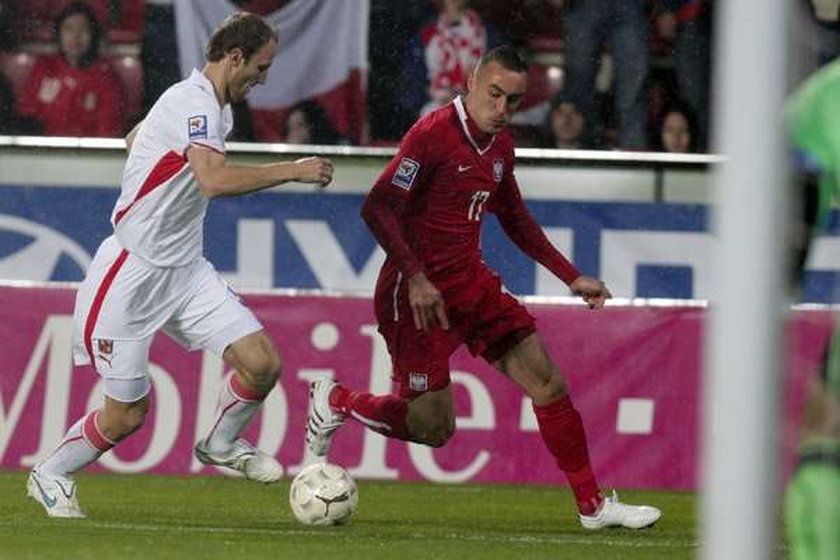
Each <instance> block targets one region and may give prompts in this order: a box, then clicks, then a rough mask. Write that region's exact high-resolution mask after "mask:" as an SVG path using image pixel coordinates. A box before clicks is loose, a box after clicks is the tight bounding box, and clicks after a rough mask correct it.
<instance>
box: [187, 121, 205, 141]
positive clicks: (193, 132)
mask: <svg viewBox="0 0 840 560" xmlns="http://www.w3.org/2000/svg"><path fill="white" fill-rule="evenodd" d="M187 128H188V130H189V133H190V140H198V139H200V138H204V139H206V138H207V115H195V116H192V117H190V118H189V119H188V120H187Z"/></svg>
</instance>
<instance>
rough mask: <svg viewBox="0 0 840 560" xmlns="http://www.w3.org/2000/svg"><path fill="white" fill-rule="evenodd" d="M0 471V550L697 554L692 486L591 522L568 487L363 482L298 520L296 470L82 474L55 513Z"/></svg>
mask: <svg viewBox="0 0 840 560" xmlns="http://www.w3.org/2000/svg"><path fill="white" fill-rule="evenodd" d="M26 476H27V473H26V472H24V471H11V472H9V471H6V472H0V495H2V497H3V498H2V500H0V559H2V560H5V559H7V558H8V559H27V558H32V559H39V560H40V559H51V558H55V559H61V560H65V559H84V558H91V559H96V560H106V559H108V558H119V559H121V560H130V559H134V558H142V559H144V560H150V559H152V558H154V559H159V558H188V559H190V560H203V559H207V558H225V559H231V558H272V559H280V558H284V559H285V558H288V559H298V558H299V559H301V560H308V559H321V558H330V559H332V558H335V559H341V560H354V559H360V560H361V559H365V560H369V559H376V558H382V559H397V560H402V559H405V560H408V559H410V560H419V559H426V558H441V559H449V558H451V559H457V560H469V559H478V560H495V559H525V558H551V559H552V560H559V559H566V558H569V559H577V558H594V559H596V560H609V559H621V560H634V559H642V558H644V559H655V558H663V559H664V558H667V559H670V560H675V559H681V558H694V557H695V555H696V554H697V548H698V536H697V530H696V523H695V521H696V520H695V517H696V515H695V501H696V497H695V496H694V495H693V494H688V493H676V492H631V491H628V492H623V493H621V497H622V499H623V500H625V501H628V502H632V503H649V504H654V505H656V506H659V507H660V508H661V509H662V510H663V517H662V519H661V520H660V521H659V523H658V524H657V525H656V526H655V527H653V528H650V529H646V530H642V531H631V530H626V529H610V530H605V531H600V532H590V531H584V530H583V529H581V528H580V525H579V524H578V522H577V519H576V515H575V511H574V506H573V504H572V498H571V494H570V492H569V491H568V489H566V488H551V487H544V486H512V485H440V484H429V483H398V482H379V481H365V480H361V481H358V483H359V509H358V511H357V512H356V514H355V515H354V516H353V517H352V518H351V520H350V522H349V523H348V524H347V525H344V526H340V527H324V528H314V527H305V526H303V525H300V524H298V523H297V522H296V521H295V519H294V518H293V517H292V513H291V511H290V509H289V504H288V490H289V480H284V481H283V482H280V483H278V484H275V485H272V486H263V485H259V484H255V483H253V482H248V481H245V480H239V479H231V478H225V477H220V476H212V477H206V476H193V477H181V476H147V475H131V476H129V475H104V474H80V475H79V476H78V477H77V479H78V481H79V497H80V502H81V504H82V507H83V508H84V509H85V512H86V513H87V515H88V519H83V520H54V519H50V518H48V517H46V515H45V514H44V512H43V510H42V508H41V506H40V505H38V504H37V503H36V502H34V501H32V500H30V499H29V498H27V497H26V495H25V490H24V487H25V482H26Z"/></svg>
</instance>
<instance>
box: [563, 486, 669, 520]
mask: <svg viewBox="0 0 840 560" xmlns="http://www.w3.org/2000/svg"><path fill="white" fill-rule="evenodd" d="M661 516H662V512H661V511H659V508H655V507H653V506H631V505H629V504H623V503H621V502H619V501H618V494H616V493H615V490H613V495H612V496H611V497H609V498H605V499H604V503H603V504H601V508H600V509H599V510H598V511H597V512H596V513H595V515H581V516H580V524H581V525H583V528H584V529H604V528H606V527H626V528H627V529H643V528H645V527H650V526H651V525H653V524H654V523H656V521H657V520H658V519H659V518H660V517H661Z"/></svg>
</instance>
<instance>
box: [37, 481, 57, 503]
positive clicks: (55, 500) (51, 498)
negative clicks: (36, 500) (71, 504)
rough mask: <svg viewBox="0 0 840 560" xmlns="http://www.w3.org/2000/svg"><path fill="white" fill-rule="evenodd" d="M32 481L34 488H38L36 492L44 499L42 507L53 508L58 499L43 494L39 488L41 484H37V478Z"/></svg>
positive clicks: (41, 488)
mask: <svg viewBox="0 0 840 560" xmlns="http://www.w3.org/2000/svg"><path fill="white" fill-rule="evenodd" d="M32 480H34V481H35V486H37V487H38V491H39V492H41V497H42V498H44V505H45V506H47V507H48V508H51V507H53V506H54V505H55V504H56V503H57V502H58V498H54V497H52V496H50V495H49V494H47V493H46V492H44V488H43V487H42V486H41V483H40V482H38V479H37V478H33V479H32Z"/></svg>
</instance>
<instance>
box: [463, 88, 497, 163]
mask: <svg viewBox="0 0 840 560" xmlns="http://www.w3.org/2000/svg"><path fill="white" fill-rule="evenodd" d="M452 104H453V105H455V112H456V113H458V120H459V121H461V128H462V129H463V131H464V134H466V135H467V140H469V141H470V144H472V147H473V148H475V151H476V152H478V155H480V156H483V155H484V154H486V153H487V152H488V151H489V150H490V147H491V146H492V145H493V141H495V140H496V135H495V134H493V135H492V136H490V141H489V142H487V145H486V146H485V147H484V148H483V149H482V148H479V147H478V142H476V140H475V135H473V132H472V130H471V129H472V128H473V126H470V125H471V124H472V121H470V119H469V117H468V116H467V110H466V108H465V107H464V101H463V100H462V99H461V96H460V95H459V96H458V97H456V98H455V99H453V100H452ZM478 134H481V133H480V132H479V131H476V135H478Z"/></svg>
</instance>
